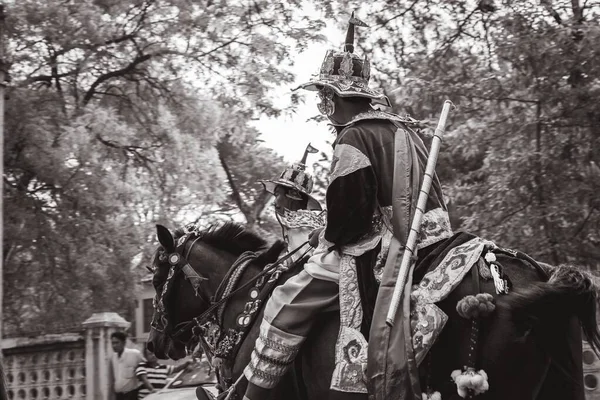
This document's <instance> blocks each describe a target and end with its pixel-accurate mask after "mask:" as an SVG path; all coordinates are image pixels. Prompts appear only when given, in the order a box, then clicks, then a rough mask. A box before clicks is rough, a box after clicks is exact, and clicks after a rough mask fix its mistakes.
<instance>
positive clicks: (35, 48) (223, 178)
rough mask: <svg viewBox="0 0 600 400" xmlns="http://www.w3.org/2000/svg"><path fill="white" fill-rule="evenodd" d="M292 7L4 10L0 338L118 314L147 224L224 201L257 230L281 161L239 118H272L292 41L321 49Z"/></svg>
mask: <svg viewBox="0 0 600 400" xmlns="http://www.w3.org/2000/svg"><path fill="white" fill-rule="evenodd" d="M299 4H300V2H299V1H298V2H295V1H291V2H290V1H287V2H281V3H277V2H270V1H255V2H252V5H250V6H249V5H248V4H246V3H242V2H239V1H227V0H223V1H217V2H215V1H211V0H209V1H206V2H202V3H198V2H193V1H187V0H167V1H160V2H159V1H155V0H125V1H121V0H119V1H113V0H91V1H67V2H64V1H55V0H50V1H43V2H42V1H36V0H24V1H19V2H16V3H15V4H13V5H11V6H10V7H8V9H7V15H8V18H7V23H8V27H7V32H8V36H9V37H8V48H9V54H10V55H9V64H10V73H11V78H12V84H11V88H10V89H9V91H8V102H7V110H6V116H7V118H6V126H5V130H6V135H5V136H6V140H5V146H4V159H5V169H4V182H5V188H6V189H5V194H4V210H5V215H6V217H5V226H4V229H5V236H4V243H3V245H4V255H5V256H4V262H5V264H4V265H5V268H4V274H5V276H4V279H5V287H6V291H5V301H4V307H5V313H4V320H5V321H4V322H5V323H6V324H5V327H6V328H7V329H8V330H17V331H19V330H20V331H23V330H28V329H32V328H34V326H33V324H35V325H37V326H42V327H49V326H51V325H52V323H53V321H56V320H57V319H59V320H61V322H62V323H63V324H70V323H79V322H81V320H82V318H86V317H87V314H89V313H90V312H92V311H98V310H115V311H120V312H122V313H124V314H125V315H126V316H130V314H129V312H130V311H131V308H132V304H133V302H132V294H133V291H132V290H131V289H132V286H133V285H134V282H135V280H136V279H137V278H139V276H140V274H141V273H143V272H145V269H144V268H142V265H138V264H140V263H138V262H132V260H139V257H136V256H138V255H139V254H140V253H141V254H144V255H146V256H150V255H151V252H152V249H151V247H152V246H153V237H154V224H155V223H156V222H159V221H160V222H162V223H165V224H167V225H169V226H173V227H176V226H175V225H174V224H180V223H183V222H189V219H190V218H194V217H195V218H198V217H202V216H203V214H202V212H203V210H206V209H214V208H215V207H216V208H219V207H221V208H222V207H224V206H227V205H228V204H229V202H230V201H231V200H233V204H234V206H235V207H237V209H238V210H234V211H240V212H241V214H242V215H243V217H244V218H245V219H247V220H248V222H249V223H250V224H251V225H254V224H258V225H260V222H261V221H260V214H261V211H262V209H263V208H264V207H265V204H266V202H267V201H268V198H267V196H265V195H264V194H263V193H262V192H261V191H260V185H259V184H256V183H255V181H256V180H257V179H259V178H265V175H264V174H266V175H267V176H270V175H274V174H276V173H277V172H279V170H280V168H282V160H281V158H280V157H279V156H277V155H276V154H274V153H273V152H272V151H271V150H269V149H266V148H264V147H261V146H258V145H254V144H253V143H251V142H252V141H253V140H255V139H256V137H257V132H256V130H255V129H253V128H251V126H250V125H249V123H250V121H251V120H252V119H253V118H256V117H257V116H259V115H263V114H266V115H278V113H280V112H282V111H283V110H281V109H279V108H278V107H277V106H276V104H273V102H271V100H270V97H269V91H270V89H271V88H273V87H275V86H276V85H277V84H279V83H285V82H289V81H290V80H291V79H292V78H293V77H292V76H291V74H290V73H289V72H288V67H289V61H288V58H289V57H288V53H289V51H291V48H290V45H292V48H293V47H294V46H295V47H297V48H302V47H303V46H305V45H306V43H309V42H311V41H314V40H319V39H320V36H319V33H318V28H319V26H320V23H318V22H315V21H312V20H310V19H307V18H304V17H302V16H301V15H298V13H296V12H294V10H295V9H297V8H298V6H299ZM241 147H244V151H243V152H242V151H241ZM232 212H233V211H232ZM230 214H231V212H230ZM258 225H257V226H258ZM146 259H147V258H146V257H143V258H142V262H143V261H145V260H146ZM59 317H60V318H59Z"/></svg>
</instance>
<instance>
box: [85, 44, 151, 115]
mask: <svg viewBox="0 0 600 400" xmlns="http://www.w3.org/2000/svg"><path fill="white" fill-rule="evenodd" d="M151 57H152V54H140V55H138V56H137V57H136V58H135V59H134V60H133V61H132V62H130V63H129V64H128V65H127V66H125V67H123V68H121V69H118V70H115V71H111V72H107V73H105V74H103V75H100V76H99V77H98V78H97V79H96V81H94V83H92V85H91V86H90V88H89V89H88V91H87V92H86V93H85V96H84V97H83V104H84V105H86V104H88V103H89V102H90V100H91V99H92V97H94V94H95V93H96V88H97V87H98V86H100V85H101V84H102V83H103V82H106V81H107V80H109V79H112V78H116V77H119V76H124V75H127V74H128V73H131V72H133V71H134V70H135V68H136V67H137V66H138V65H139V64H142V63H143V62H145V61H148V60H149V59H150V58H151Z"/></svg>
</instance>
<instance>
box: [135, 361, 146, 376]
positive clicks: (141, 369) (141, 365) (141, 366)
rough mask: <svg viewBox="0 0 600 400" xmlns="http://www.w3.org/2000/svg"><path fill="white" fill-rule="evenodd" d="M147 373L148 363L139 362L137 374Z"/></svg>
mask: <svg viewBox="0 0 600 400" xmlns="http://www.w3.org/2000/svg"><path fill="white" fill-rule="evenodd" d="M146 373H147V370H146V363H145V362H141V363H139V364H138V366H137V368H136V369H135V376H142V375H146Z"/></svg>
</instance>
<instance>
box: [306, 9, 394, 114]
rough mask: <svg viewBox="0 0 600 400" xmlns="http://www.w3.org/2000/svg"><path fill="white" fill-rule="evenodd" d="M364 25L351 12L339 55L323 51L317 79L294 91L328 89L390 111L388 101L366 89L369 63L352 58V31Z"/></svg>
mask: <svg viewBox="0 0 600 400" xmlns="http://www.w3.org/2000/svg"><path fill="white" fill-rule="evenodd" d="M355 26H363V27H366V26H367V25H366V24H365V23H364V22H362V21H361V20H359V19H357V18H354V12H353V13H352V16H351V17H350V21H349V22H348V31H347V33H346V43H345V44H344V48H343V50H342V51H335V50H327V53H326V54H325V59H324V60H323V64H321V70H320V72H319V76H318V77H316V78H314V79H312V80H311V81H310V82H307V83H304V84H302V85H300V86H298V87H297V88H296V89H294V90H298V89H306V90H312V91H318V90H320V89H321V88H322V87H328V88H330V89H332V90H333V91H334V92H335V94H337V95H338V96H340V97H366V98H369V99H371V102H372V103H375V104H383V105H384V106H387V107H391V103H390V99H388V97H387V96H385V95H384V94H383V93H380V92H377V91H375V90H373V89H370V88H369V78H370V77H371V63H370V62H369V59H368V58H367V56H366V55H365V57H364V58H361V57H359V56H358V55H356V54H354V27H355Z"/></svg>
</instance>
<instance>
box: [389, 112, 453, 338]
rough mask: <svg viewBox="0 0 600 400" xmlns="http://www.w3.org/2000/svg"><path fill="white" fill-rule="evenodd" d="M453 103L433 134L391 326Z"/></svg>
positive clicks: (399, 274) (391, 310)
mask: <svg viewBox="0 0 600 400" xmlns="http://www.w3.org/2000/svg"><path fill="white" fill-rule="evenodd" d="M451 105H452V102H451V101H450V100H446V101H445V102H444V107H443V108H442V115H441V116H440V120H439V122H438V126H437V128H436V129H435V134H434V135H433V141H432V143H431V150H430V152H429V158H428V159H427V166H426V167H425V177H424V178H423V185H422V186H421V191H420V192H419V199H418V200H417V209H416V211H415V216H414V217H413V220H412V223H411V227H410V233H409V234H408V240H407V241H406V246H405V249H404V253H403V255H402V262H401V263H400V271H399V272H398V280H397V281H396V286H395V287H394V293H393V295H392V300H391V304H390V308H389V310H388V314H387V318H386V322H387V324H388V325H389V326H393V325H394V319H395V318H396V312H397V311H398V306H399V305H400V300H401V298H402V291H403V289H404V286H405V285H406V280H407V279H408V272H409V270H410V268H411V261H412V255H413V253H414V250H415V247H416V246H417V236H418V235H419V231H420V230H421V219H422V218H423V214H424V210H425V204H426V203H427V198H428V197H429V189H431V182H432V181H433V174H434V173H435V164H436V163H437V157H438V153H439V151H440V145H441V143H442V136H443V135H444V129H445V128H446V120H447V119H448V112H449V111H450V106H451ZM409 295H410V293H409Z"/></svg>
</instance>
